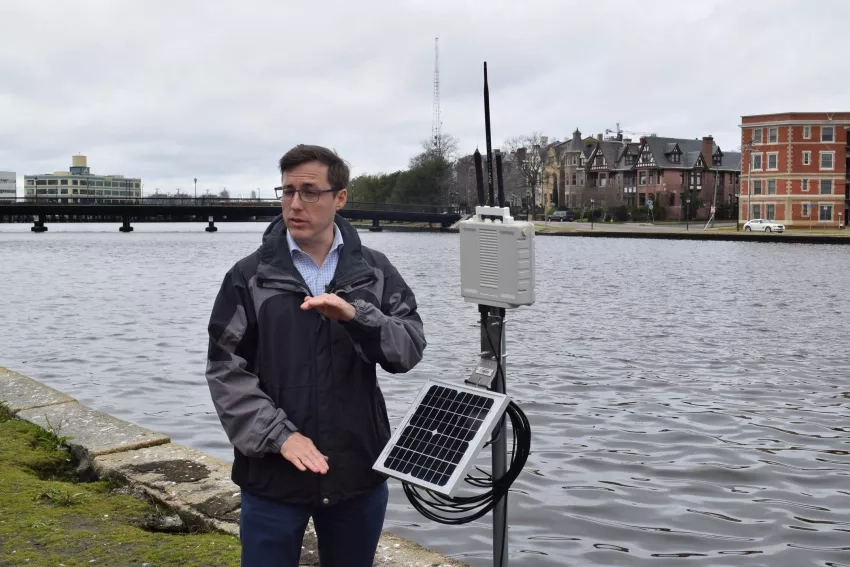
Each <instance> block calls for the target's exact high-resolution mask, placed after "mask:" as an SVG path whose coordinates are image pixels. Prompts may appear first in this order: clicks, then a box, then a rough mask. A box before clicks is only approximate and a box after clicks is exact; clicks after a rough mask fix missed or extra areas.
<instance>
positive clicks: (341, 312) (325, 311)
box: [301, 293, 357, 321]
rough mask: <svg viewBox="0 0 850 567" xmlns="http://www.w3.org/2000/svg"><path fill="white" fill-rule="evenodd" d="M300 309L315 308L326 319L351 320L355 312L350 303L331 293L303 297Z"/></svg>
mask: <svg viewBox="0 0 850 567" xmlns="http://www.w3.org/2000/svg"><path fill="white" fill-rule="evenodd" d="M301 309H303V310H304V311H307V310H308V309H316V310H317V311H318V312H319V313H321V314H322V315H324V316H325V317H327V318H328V319H336V320H337V321H351V320H352V319H354V315H355V314H356V313H357V312H356V310H355V309H354V306H353V305H352V304H350V303H349V302H347V301H346V300H344V299H343V298H341V297H340V296H338V295H336V294H333V293H323V294H322V295H319V296H318V297H310V296H309V295H308V296H307V297H305V298H304V303H302V304H301Z"/></svg>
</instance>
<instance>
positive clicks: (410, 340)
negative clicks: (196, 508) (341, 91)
mask: <svg viewBox="0 0 850 567" xmlns="http://www.w3.org/2000/svg"><path fill="white" fill-rule="evenodd" d="M279 166H280V172H281V187H279V188H277V189H276V190H277V192H278V195H279V197H280V198H281V203H282V209H283V212H282V215H281V216H280V217H278V218H277V219H275V220H274V221H273V222H272V223H271V224H270V225H269V227H268V228H267V229H266V231H265V233H264V234H263V240H262V245H261V246H260V247H259V248H258V249H257V250H256V251H255V252H254V253H253V254H251V255H249V256H247V257H245V258H243V259H242V260H240V261H239V262H237V263H236V264H235V265H234V266H233V267H232V268H231V269H230V270H229V271H228V273H227V275H226V276H225V278H224V282H223V283H222V285H221V289H220V290H219V292H218V297H217V298H216V300H215V304H214V306H213V310H212V315H211V317H210V322H209V353H208V362H207V371H206V376H207V381H208V383H209V387H210V393H211V396H212V400H213V404H214V405H215V408H216V411H217V413H218V415H219V418H220V419H221V423H222V425H223V427H224V430H225V431H226V433H227V435H228V437H229V439H230V441H231V443H232V444H233V446H234V461H233V471H232V478H233V481H234V482H235V483H236V484H238V485H239V486H240V487H241V489H242V510H241V520H240V537H241V540H242V564H243V565H246V566H250V567H263V566H265V565H275V566H281V567H289V566H292V567H296V566H297V565H298V562H299V557H300V554H301V544H302V538H303V535H304V530H305V528H306V525H307V520H308V519H309V518H310V517H312V518H313V523H314V525H315V528H316V535H317V538H318V546H319V557H320V562H321V566H322V567H338V566H343V565H344V566H345V567H361V566H362V567H366V566H371V565H372V562H373V559H374V555H375V550H376V548H377V545H378V538H379V537H380V534H381V531H382V529H383V521H384V515H385V513H386V507H387V485H386V477H384V476H382V475H380V474H377V473H376V472H374V471H373V470H372V465H373V464H374V462H375V461H376V460H377V458H378V455H379V454H380V452H381V450H382V449H383V447H384V445H385V444H386V443H387V441H388V440H389V437H390V425H389V420H388V418H387V410H386V405H385V403H384V399H383V396H382V394H381V390H380V388H379V387H378V382H377V378H376V365H380V366H381V367H382V368H383V369H384V370H386V371H388V372H392V373H399V372H407V371H408V370H410V369H411V368H413V367H414V366H415V365H416V364H417V363H418V362H419V361H420V360H421V358H422V353H423V350H424V349H425V345H426V341H425V335H424V331H423V326H422V320H421V318H420V317H419V314H418V312H417V305H416V299H415V297H414V295H413V292H412V291H411V290H410V288H409V287H408V286H407V284H406V283H405V281H404V279H402V277H401V275H400V274H399V273H398V271H397V270H396V268H395V267H394V266H393V265H392V264H391V263H390V262H389V260H388V259H387V258H386V256H384V255H383V254H381V253H380V252H377V251H375V250H371V249H369V248H367V247H365V246H362V245H361V244H360V238H359V237H358V235H357V232H356V230H354V228H353V227H352V226H351V225H350V224H349V223H348V222H347V221H345V220H344V219H343V218H342V217H341V216H339V215H337V214H336V212H337V211H338V210H340V209H341V208H342V207H343V206H344V205H345V201H346V197H347V191H346V187H347V185H348V181H349V171H348V167H347V166H346V165H345V163H344V162H343V161H342V160H341V159H340V158H339V157H338V156H337V155H336V154H335V153H334V152H332V151H330V150H328V149H326V148H323V147H319V146H307V145H299V146H296V147H295V148H293V149H291V150H290V151H289V152H287V153H286V154H285V155H284V156H283V157H282V158H281V160H280V164H279Z"/></svg>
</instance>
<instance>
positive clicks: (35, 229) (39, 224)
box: [30, 214, 47, 232]
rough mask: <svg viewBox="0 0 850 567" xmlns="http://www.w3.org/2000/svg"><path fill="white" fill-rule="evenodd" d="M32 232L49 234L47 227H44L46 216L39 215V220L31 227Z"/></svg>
mask: <svg viewBox="0 0 850 567" xmlns="http://www.w3.org/2000/svg"><path fill="white" fill-rule="evenodd" d="M30 230H31V231H33V232H47V227H46V226H44V215H42V214H39V215H38V218H37V219H35V220H34V221H33V226H31V227H30Z"/></svg>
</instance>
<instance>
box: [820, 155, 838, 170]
mask: <svg viewBox="0 0 850 567" xmlns="http://www.w3.org/2000/svg"><path fill="white" fill-rule="evenodd" d="M820 168H821V169H835V152H821V153H820Z"/></svg>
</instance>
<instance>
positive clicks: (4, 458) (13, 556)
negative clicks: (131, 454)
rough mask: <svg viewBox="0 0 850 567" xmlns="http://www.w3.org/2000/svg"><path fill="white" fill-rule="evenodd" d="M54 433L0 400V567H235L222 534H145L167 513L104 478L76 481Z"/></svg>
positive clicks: (230, 544) (228, 539) (72, 463)
mask: <svg viewBox="0 0 850 567" xmlns="http://www.w3.org/2000/svg"><path fill="white" fill-rule="evenodd" d="M77 465H78V463H77V462H76V460H75V459H74V457H73V456H72V455H71V454H70V453H69V452H68V451H67V450H66V448H65V447H64V445H63V444H62V441H61V439H60V438H57V437H55V436H54V435H53V434H52V433H49V432H46V431H45V430H43V429H41V428H40V427H37V426H35V425H32V424H30V423H27V422H25V421H22V420H19V419H16V418H15V417H14V415H13V414H12V412H9V411H8V409H7V408H5V407H4V406H2V404H0V566H6V565H45V566H46V565H50V566H54V567H55V566H60V565H64V566H65V567H71V566H77V565H86V566H92V565H95V566H96V565H136V566H140V565H145V564H146V565H148V566H149V567H157V566H161V565H181V566H183V565H186V566H192V565H197V566H217V565H222V566H225V565H239V554H240V545H239V540H238V538H236V537H235V536H232V535H230V534H224V533H219V532H212V531H209V532H205V533H204V532H199V531H197V530H195V531H192V530H184V532H183V533H162V532H159V531H152V530H151V529H150V528H146V526H149V525H150V522H149V519H150V518H151V517H154V518H155V517H158V516H164V515H173V513H172V512H171V511H168V510H163V509H162V508H161V507H158V506H157V505H156V504H154V503H152V502H150V501H147V500H145V499H142V498H138V497H135V496H133V495H131V494H129V492H130V491H129V490H128V489H126V488H122V487H119V486H117V485H115V484H114V483H111V482H109V481H96V482H79V481H78V480H77V478H76V476H75V470H76V468H77Z"/></svg>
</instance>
